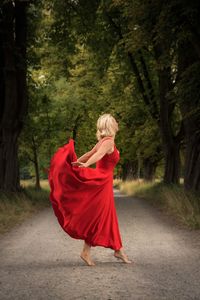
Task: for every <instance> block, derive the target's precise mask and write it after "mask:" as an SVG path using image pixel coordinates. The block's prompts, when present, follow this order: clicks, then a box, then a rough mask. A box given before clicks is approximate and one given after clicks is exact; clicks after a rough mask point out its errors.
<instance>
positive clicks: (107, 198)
mask: <svg viewBox="0 0 200 300" xmlns="http://www.w3.org/2000/svg"><path fill="white" fill-rule="evenodd" d="M117 131H118V123H117V122H116V120H115V119H114V118H113V117H112V116H111V115H110V114H103V115H102V116H100V117H99V119H98V121H97V133H96V134H97V139H98V143H97V144H96V145H95V146H94V147H93V148H92V150H91V151H89V152H87V153H85V154H84V155H83V156H81V157H80V158H78V159H77V156H76V153H75V150H74V140H73V139H70V141H69V143H68V144H66V145H64V146H63V147H61V148H59V149H58V151H57V152H56V153H55V154H54V156H53V158H52V160H51V165H50V169H49V183H50V187H51V193H50V200H51V202H52V206H53V209H54V212H55V215H56V216H57V218H58V221H59V223H60V225H61V227H62V228H63V230H65V231H66V232H67V233H68V234H69V235H70V236H71V237H73V238H76V239H83V240H84V246H83V250H82V252H81V254H80V257H81V258H82V259H83V260H84V261H85V262H86V263H87V265H89V266H94V265H95V263H94V262H93V260H92V258H91V255H90V250H91V247H92V246H93V247H95V246H103V247H106V248H111V249H113V250H114V256H115V257H116V258H119V259H121V260H122V261H123V262H124V263H131V261H130V260H129V259H128V257H127V256H126V254H125V253H124V250H123V247H122V241H121V236H120V232H119V225H118V219H117V214H116V209H115V204H114V196H113V169H114V167H115V165H116V164H117V162H118V161H119V151H118V150H117V148H116V146H115V143H114V139H115V135H116V132H117ZM94 163H96V168H95V169H93V168H89V166H90V165H93V164H94Z"/></svg>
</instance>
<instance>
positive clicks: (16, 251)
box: [0, 190, 200, 300]
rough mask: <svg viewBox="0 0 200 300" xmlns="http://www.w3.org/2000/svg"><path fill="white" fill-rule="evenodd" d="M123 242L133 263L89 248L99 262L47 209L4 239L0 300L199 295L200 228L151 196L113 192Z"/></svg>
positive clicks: (0, 241) (153, 299) (156, 299)
mask: <svg viewBox="0 0 200 300" xmlns="http://www.w3.org/2000/svg"><path fill="white" fill-rule="evenodd" d="M115 203H116V209H117V214H118V220H119V226H120V232H121V236H122V242H123V246H124V249H125V251H126V254H127V255H128V257H129V258H130V259H131V260H133V261H134V263H133V264H125V263H123V262H122V261H121V260H117V259H116V258H115V257H113V250H112V249H109V248H104V247H92V252H91V253H92V258H93V260H94V261H95V263H96V266H94V267H90V266H87V265H85V263H84V261H82V260H81V258H80V257H79V254H80V252H81V249H82V245H83V241H81V240H76V239H72V238H71V237H69V236H68V235H67V234H66V233H65V232H64V231H63V230H62V228H61V227H60V225H59V224H58V222H57V219H56V217H55V216H54V213H53V210H52V208H47V209H45V210H43V211H41V212H40V213H38V214H37V215H34V216H33V217H32V218H31V219H29V220H27V221H25V222H24V223H23V224H21V225H20V226H17V227H15V228H14V229H13V230H12V231H11V232H9V233H7V234H4V235H2V236H1V237H0V268H1V269H0V299H1V300H7V299H13V300H50V299H52V300H71V299H81V300H82V299H91V300H96V299H99V300H104V299H107V300H109V299H110V300H111V299H112V300H118V299H120V300H121V299H122V300H123V299H129V300H131V299H134V300H136V299H142V300H162V299H166V300H174V299H176V300H179V299H180V300H184V299H196V300H199V299H200V230H194V231H190V230H189V229H187V228H185V227H182V226H180V225H177V224H176V223H175V221H174V220H172V219H171V218H169V217H168V216H166V215H165V214H163V213H162V212H160V211H159V210H158V209H156V208H154V207H152V206H151V205H150V204H149V203H148V202H147V201H145V200H141V199H136V198H133V197H128V196H125V195H122V194H120V193H119V192H118V191H117V190H115Z"/></svg>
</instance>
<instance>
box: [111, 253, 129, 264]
mask: <svg viewBox="0 0 200 300" xmlns="http://www.w3.org/2000/svg"><path fill="white" fill-rule="evenodd" d="M114 256H115V257H116V258H118V259H121V260H122V261H123V262H124V263H126V264H131V263H133V262H132V261H131V260H129V259H128V257H127V255H126V254H125V253H124V252H122V251H120V250H119V251H115V253H114Z"/></svg>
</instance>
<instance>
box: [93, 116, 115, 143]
mask: <svg viewBox="0 0 200 300" xmlns="http://www.w3.org/2000/svg"><path fill="white" fill-rule="evenodd" d="M118 130H119V127H118V123H117V121H116V120H115V118H114V117H113V116H111V114H103V115H101V116H100V117H99V118H98V120H97V132H96V136H97V139H98V140H100V139H102V138H104V137H105V136H112V137H115V134H116V132H117V131H118Z"/></svg>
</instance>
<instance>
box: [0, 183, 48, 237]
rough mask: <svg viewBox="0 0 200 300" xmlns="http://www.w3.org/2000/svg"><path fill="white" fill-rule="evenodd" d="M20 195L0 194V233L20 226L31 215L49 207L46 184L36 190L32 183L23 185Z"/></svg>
mask: <svg viewBox="0 0 200 300" xmlns="http://www.w3.org/2000/svg"><path fill="white" fill-rule="evenodd" d="M22 186H23V191H22V192H21V193H1V194H0V233H5V232H7V231H9V230H10V229H11V228H13V227H14V226H15V225H17V224H21V223H22V222H23V221H24V220H26V219H28V218H29V217H30V216H31V215H32V214H33V213H36V212H38V211H40V210H41V209H43V208H45V207H48V206H50V201H49V188H48V185H47V183H46V182H44V183H42V189H41V190H36V189H35V188H34V186H33V184H32V183H30V182H29V183H28V184H25V185H23V184H22Z"/></svg>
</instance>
